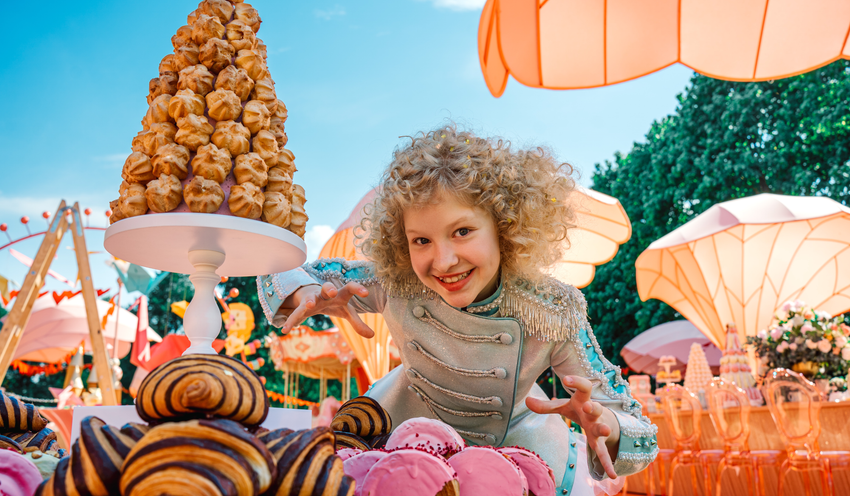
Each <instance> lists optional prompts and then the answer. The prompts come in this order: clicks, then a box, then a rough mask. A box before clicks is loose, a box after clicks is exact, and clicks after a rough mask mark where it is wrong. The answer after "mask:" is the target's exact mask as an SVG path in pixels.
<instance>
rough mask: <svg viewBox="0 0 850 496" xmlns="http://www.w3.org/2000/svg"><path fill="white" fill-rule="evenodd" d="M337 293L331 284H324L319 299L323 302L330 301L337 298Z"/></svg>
mask: <svg viewBox="0 0 850 496" xmlns="http://www.w3.org/2000/svg"><path fill="white" fill-rule="evenodd" d="M338 293H339V292H338V291H337V289H336V286H334V285H333V283H330V282H326V283H324V284H322V290H321V292H320V293H319V298H320V299H323V300H326V301H327V300H332V299H333V298H335V297H336V296H337V294H338Z"/></svg>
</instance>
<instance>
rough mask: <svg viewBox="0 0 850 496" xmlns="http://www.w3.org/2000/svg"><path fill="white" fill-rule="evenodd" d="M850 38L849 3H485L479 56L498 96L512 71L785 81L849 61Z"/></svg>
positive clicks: (536, 83) (562, 81) (574, 81)
mask: <svg viewBox="0 0 850 496" xmlns="http://www.w3.org/2000/svg"><path fill="white" fill-rule="evenodd" d="M848 32H850V2H847V1H846V0H821V1H819V2H815V3H811V2H804V1H802V0H773V1H769V0H710V1H706V0H583V1H578V2H577V1H574V0H488V1H487V3H486V5H485V6H484V11H483V12H482V14H481V22H480V25H479V29H478V54H479V59H480V62H481V68H482V71H483V72H484V79H485V81H486V82H487V86H488V88H489V89H490V92H491V93H492V94H493V95H494V96H496V97H498V96H501V95H502V93H503V92H504V90H505V85H506V84H507V81H508V74H511V75H513V76H514V78H515V79H516V80H517V81H519V82H520V83H522V84H524V85H526V86H532V87H535V88H549V89H576V88H592V87H597V86H605V85H609V84H615V83H621V82H623V81H628V80H630V79H635V78H638V77H641V76H644V75H647V74H650V73H652V72H655V71H657V70H659V69H663V68H665V67H667V66H669V65H671V64H675V63H677V62H679V63H682V64H684V65H686V66H688V67H690V68H691V69H693V70H695V71H697V72H699V73H701V74H705V75H706V76H711V77H714V78H717V79H726V80H731V81H764V80H769V79H778V78H783V77H789V76H794V75H797V74H801V73H803V72H807V71H810V70H813V69H816V68H818V67H821V66H823V65H826V64H828V63H830V62H833V61H835V60H837V59H840V58H842V57H844V58H848V57H850V44H848Z"/></svg>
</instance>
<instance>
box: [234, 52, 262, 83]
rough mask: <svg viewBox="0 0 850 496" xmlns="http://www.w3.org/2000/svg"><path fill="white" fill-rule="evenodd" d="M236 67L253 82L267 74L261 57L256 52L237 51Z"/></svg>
mask: <svg viewBox="0 0 850 496" xmlns="http://www.w3.org/2000/svg"><path fill="white" fill-rule="evenodd" d="M236 67H238V68H240V69H245V71H246V72H247V73H248V77H250V78H251V79H253V80H254V81H257V80H260V79H262V78H264V77H266V75H267V74H268V72H269V71H268V69H267V68H266V63H265V61H264V60H263V57H262V56H261V55H260V54H259V53H257V51H256V50H239V52H238V53H237V54H236Z"/></svg>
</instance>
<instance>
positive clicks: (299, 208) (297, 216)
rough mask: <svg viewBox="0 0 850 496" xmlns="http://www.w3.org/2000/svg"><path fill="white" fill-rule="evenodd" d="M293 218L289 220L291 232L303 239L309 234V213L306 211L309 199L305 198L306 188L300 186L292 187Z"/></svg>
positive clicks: (294, 185)
mask: <svg viewBox="0 0 850 496" xmlns="http://www.w3.org/2000/svg"><path fill="white" fill-rule="evenodd" d="M291 201H292V218H291V219H290V220H289V230H290V231H292V232H293V233H294V234H295V235H297V236H299V237H301V238H303V237H304V233H305V232H307V220H308V219H309V217H307V212H305V211H304V204H305V203H307V198H306V197H305V196H304V188H302V187H301V186H300V185H298V184H293V185H292V200H291Z"/></svg>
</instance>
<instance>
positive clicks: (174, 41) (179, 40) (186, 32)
mask: <svg viewBox="0 0 850 496" xmlns="http://www.w3.org/2000/svg"><path fill="white" fill-rule="evenodd" d="M186 43H195V42H194V41H192V26H180V28H179V29H178V30H177V34H175V35H174V36H172V37H171V45H172V46H173V47H174V49H175V50H177V49H178V48H180V47H182V46H183V45H185V44H186Z"/></svg>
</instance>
